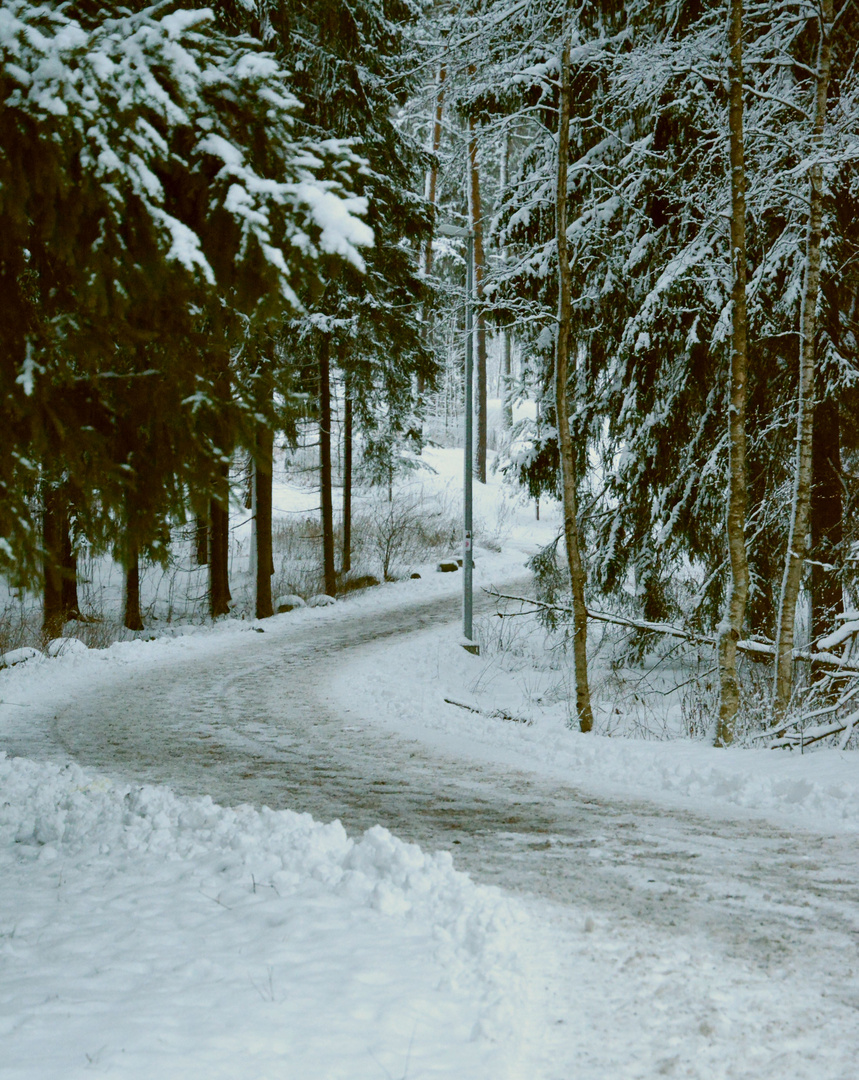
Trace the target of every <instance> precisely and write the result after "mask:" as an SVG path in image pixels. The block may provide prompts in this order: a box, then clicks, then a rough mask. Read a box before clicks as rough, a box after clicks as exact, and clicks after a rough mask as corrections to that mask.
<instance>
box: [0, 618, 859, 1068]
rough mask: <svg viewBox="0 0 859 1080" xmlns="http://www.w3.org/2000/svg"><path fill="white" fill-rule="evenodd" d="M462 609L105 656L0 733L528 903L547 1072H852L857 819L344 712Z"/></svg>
mask: <svg viewBox="0 0 859 1080" xmlns="http://www.w3.org/2000/svg"><path fill="white" fill-rule="evenodd" d="M457 610H458V601H457V600H452V599H442V600H438V599H436V600H431V601H425V602H419V603H413V604H411V605H409V606H408V607H405V608H400V609H397V610H379V611H375V612H373V613H372V614H370V615H365V616H364V617H362V618H360V619H349V618H345V617H342V616H343V615H344V614H345V613H339V615H338V617H333V616H332V617H331V618H320V619H319V620H317V621H312V620H304V621H303V622H302V623H301V625H291V624H290V622H289V620H287V619H283V620H276V621H275V622H272V623H269V624H267V625H266V626H265V632H264V633H256V632H254V631H252V630H250V629H249V630H248V632H247V633H246V634H243V635H240V636H239V635H235V634H234V635H231V636H229V637H225V638H224V640H223V642H222V644H221V645H219V646H215V643H214V642H212V643H211V644H210V646H209V647H208V648H207V649H206V651H205V652H204V653H195V654H193V655H192V656H191V657H190V658H184V659H183V658H182V655H181V652H177V655H176V656H172V657H165V658H163V659H160V660H157V661H154V662H152V663H149V664H147V665H146V666H145V667H135V666H132V667H130V668H128V669H127V670H123V669H119V670H116V669H113V670H111V671H110V672H109V673H108V674H107V677H105V678H103V679H101V680H99V681H98V682H97V683H96V684H95V685H92V686H91V687H90V688H89V689H87V690H86V692H85V693H83V692H82V693H81V694H80V695H78V696H76V697H74V698H73V699H71V700H68V701H67V702H66V703H65V704H64V705H63V706H62V707H61V708H59V709H57V710H56V711H55V716H54V720H53V724H52V728H51V730H50V731H47V730H45V731H44V732H43V735H42V740H43V741H42V745H41V747H37V746H35V744H34V743H33V742H30V745H27V742H28V740H27V739H20V740H19V743H18V745H15V743H14V742H13V744H12V745H11V746H10V747H9V749H10V751H11V752H14V753H20V754H24V755H27V756H30V757H39V756H44V755H45V754H46V753H48V752H51V753H56V751H57V750H58V749H60V748H61V749H62V750H63V751H65V752H66V753H68V754H69V755H71V756H72V757H74V758H75V759H76V760H77V761H78V762H79V763H80V764H82V765H87V766H91V767H94V768H97V769H99V770H100V771H102V772H105V773H108V774H112V775H114V776H121V777H125V778H132V779H135V780H146V781H150V782H158V783H165V784H168V785H169V786H170V787H171V788H172V789H173V790H174V791H176V792H180V793H184V794H188V795H197V794H201V793H207V794H210V795H211V796H212V797H213V798H214V799H215V800H216V801H218V802H222V803H226V804H232V805H235V804H237V803H252V804H254V805H256V806H261V805H268V806H270V807H272V808H290V809H294V810H302V811H309V812H310V813H311V814H312V815H313V816H314V817H315V818H317V819H318V820H321V821H330V820H332V819H334V818H339V819H340V820H341V821H342V822H343V824H344V825H345V826H346V828H347V830H349V832H350V833H359V832H360V831H362V830H363V829H365V828H369V827H370V826H372V825H375V824H382V825H384V826H386V827H388V828H389V829H390V830H391V831H392V832H394V833H395V834H396V835H398V836H400V837H401V838H403V839H406V840H412V841H416V842H418V843H419V844H421V846H422V847H424V848H425V849H427V850H435V849H439V848H443V849H447V850H450V851H451V852H453V853H454V857H455V861H456V865H457V866H458V867H459V868H460V869H464V870H467V871H469V872H470V873H471V874H472V875H473V877H474V878H475V879H476V880H478V881H481V882H486V883H492V884H497V885H500V886H502V887H504V888H505V889H509V890H514V891H516V892H519V893H523V894H527V895H529V896H534V897H537V900H535V901H534V902H533V905H532V906H533V907H534V909H535V910H537V911H538V912H539V918H538V919H537V920H536V925H537V927H538V928H537V929H535V931H534V933H535V934H536V935H537V936H538V937H540V941H536V940H535V942H534V964H535V969H534V972H533V982H534V993H535V995H536V997H537V999H539V1000H535V1002H534V1003H533V1005H534V1015H535V1016H539V1017H540V1018H541V1022H540V1023H539V1024H537V1026H536V1027H535V1028H534V1031H533V1043H534V1045H533V1047H532V1055H531V1056H532V1062H533V1067H534V1068H537V1062H538V1059H539V1060H540V1062H541V1063H540V1068H541V1069H542V1070H543V1075H545V1076H546V1077H557V1078H559V1080H560V1078H562V1077H563V1078H566V1077H569V1076H571V1075H576V1077H577V1078H588V1080H590V1078H594V1080H596V1078H597V1077H600V1078H604V1077H608V1076H611V1077H613V1078H614V1077H625V1076H630V1077H632V1076H641V1077H650V1076H654V1075H657V1074H664V1075H680V1076H687V1075H688V1076H700V1077H721V1076H725V1077H741V1076H742V1077H745V1076H748V1077H756V1078H758V1080H759V1078H762V1077H770V1076H773V1077H775V1076H779V1077H788V1078H800V1077H806V1076H808V1077H809V1078H810V1077H814V1078H815V1080H823V1078H827V1080H830V1078H831V1080H835V1078H839V1080H842V1078H843V1080H847V1078H848V1077H850V1078H851V1080H852V1078H853V1077H854V1076H855V1054H856V1050H857V1044H859V1038H857V1031H859V980H857V974H859V886H857V874H856V867H857V865H859V843H857V840H856V838H855V836H854V835H849V834H847V835H839V836H822V835H813V834H803V833H801V832H798V831H797V830H793V829H792V830H790V831H787V830H782V829H779V828H777V827H775V826H774V825H772V824H766V823H763V822H760V821H756V820H750V819H749V818H747V817H745V816H742V817H741V816H740V815H738V814H734V815H733V816H719V817H715V816H703V815H699V814H696V813H692V812H689V811H682V810H677V809H668V808H666V807H664V806H660V805H658V804H656V803H648V802H637V801H631V800H626V801H619V800H617V799H607V798H597V797H593V796H589V795H587V794H583V793H582V792H581V791H578V790H575V789H574V788H572V787H568V786H566V785H564V784H563V783H559V782H557V781H556V780H554V779H551V778H547V777H546V776H545V775H540V774H538V773H534V772H530V771H528V770H527V769H525V768H523V769H521V770H518V771H517V770H511V769H510V768H509V767H508V766H500V765H497V764H495V765H493V764H492V763H490V762H479V761H477V760H476V759H473V758H472V759H468V760H462V759H459V758H455V757H453V756H447V755H445V754H444V753H442V752H440V751H439V750H438V748H437V747H433V746H431V745H429V744H427V743H426V742H424V741H417V740H414V739H410V738H408V737H406V736H404V735H398V734H396V733H394V732H392V731H391V730H390V728H385V727H380V726H376V725H374V722H373V721H374V718H373V716H371V715H367V716H361V715H359V714H356V712H355V711H354V710H352V712H351V713H350V715H349V716H348V718H345V719H344V716H343V713H342V709H341V708H340V706H339V705H337V704H335V703H334V701H333V699H332V695H331V693H330V677H331V674H332V673H334V672H336V671H338V670H339V669H340V668H341V667H342V666H343V665H345V664H346V663H347V662H348V663H349V664H350V665H352V666H354V665H356V664H358V665H361V664H363V663H366V664H367V665H370V666H371V667H372V670H374V671H376V672H378V679H379V680H380V686H382V685H384V683H385V680H386V678H387V674H386V670H385V649H384V641H385V640H386V639H388V640H390V639H392V638H393V637H394V636H400V635H404V634H407V633H410V632H414V631H415V630H418V629H426V628H428V627H432V626H434V625H439V624H442V623H444V622H450V621H451V620H455V619H456V615H457ZM402 677H403V673H402V672H400V673H398V678H399V679H400V680H402ZM35 738H36V732H35V730H34V733H33V739H35ZM544 1022H545V1023H544ZM571 1069H575V1073H574V1074H573V1073H571V1072H570V1070H571ZM533 1075H535V1076H537V1075H540V1073H539V1072H535V1073H534V1074H533ZM523 1080H524V1077H523Z"/></svg>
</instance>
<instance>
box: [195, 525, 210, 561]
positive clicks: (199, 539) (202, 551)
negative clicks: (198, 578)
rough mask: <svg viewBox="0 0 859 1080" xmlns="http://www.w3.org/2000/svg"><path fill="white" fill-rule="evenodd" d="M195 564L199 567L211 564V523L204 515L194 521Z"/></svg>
mask: <svg viewBox="0 0 859 1080" xmlns="http://www.w3.org/2000/svg"><path fill="white" fill-rule="evenodd" d="M194 562H195V563H196V564H197V566H206V565H207V564H208V562H209V522H208V521H207V520H206V518H205V517H204V516H203V515H202V514H197V516H196V518H195V519H194Z"/></svg>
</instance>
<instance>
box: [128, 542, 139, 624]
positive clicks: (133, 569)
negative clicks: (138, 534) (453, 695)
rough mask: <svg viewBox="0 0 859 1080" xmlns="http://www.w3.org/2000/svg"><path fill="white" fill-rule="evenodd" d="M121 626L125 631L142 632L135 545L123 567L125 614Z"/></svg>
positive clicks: (137, 562)
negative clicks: (123, 626) (122, 625)
mask: <svg viewBox="0 0 859 1080" xmlns="http://www.w3.org/2000/svg"><path fill="white" fill-rule="evenodd" d="M123 624H124V625H125V628H126V629H127V630H142V629H143V618H142V616H141V614H140V556H139V554H138V550H137V547H136V545H135V546H134V547H132V548H131V550H130V551H129V554H128V557H127V562H126V565H125V613H124V619H123Z"/></svg>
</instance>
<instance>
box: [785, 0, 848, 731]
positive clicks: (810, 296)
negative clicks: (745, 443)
mask: <svg viewBox="0 0 859 1080" xmlns="http://www.w3.org/2000/svg"><path fill="white" fill-rule="evenodd" d="M821 14H822V19H821V22H820V43H819V46H818V52H817V92H816V95H815V106H814V127H813V130H812V139H811V150H812V153H813V154H814V155H815V157H816V159H817V160H815V162H814V164H812V166H811V167H810V169H809V199H808V203H809V207H808V233H807V237H806V255H805V280H804V282H803V290H802V308H801V312H800V323H799V395H798V400H797V410H796V412H797V420H796V459H795V464H794V488H793V502H792V506H791V519H790V531H789V533H788V542H787V554H786V556H785V567H784V577H783V578H782V586H781V598H780V602H779V615H778V628H777V636H776V670H775V686H774V691H773V719H774V721H776V722H777V721H779V720H781V719H782V718H783V717H784V716H785V714H786V713H787V710H788V707H789V706H790V699H791V694H792V691H793V638H794V623H795V621H796V605H797V600H798V597H799V588H800V584H801V582H802V571H803V567H804V565H805V556H806V552H807V550H808V525H809V508H810V504H811V475H812V456H813V455H812V433H813V428H814V383H815V378H814V374H815V362H814V351H815V348H814V347H815V336H816V333H817V297H818V293H819V291H820V249H821V240H822V236H823V164H822V162H821V161H820V155H821V153H822V151H823V135H824V130H825V127H826V101H827V95H828V92H829V71H830V35H831V31H832V22H833V4H832V0H822V5H821Z"/></svg>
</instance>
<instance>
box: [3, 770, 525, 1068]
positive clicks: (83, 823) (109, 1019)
mask: <svg viewBox="0 0 859 1080" xmlns="http://www.w3.org/2000/svg"><path fill="white" fill-rule="evenodd" d="M523 921H524V917H523V915H522V911H521V909H520V908H519V907H518V906H517V905H516V904H515V903H513V902H511V901H510V900H508V899H506V898H504V897H503V895H502V894H501V893H500V892H499V891H497V890H494V889H489V888H484V887H478V886H476V885H474V884H473V883H472V882H471V880H470V879H469V878H468V877H467V876H466V875H464V874H461V873H458V872H457V871H455V870H454V869H453V865H452V862H451V859H450V856H449V855H447V854H446V853H439V854H435V855H428V854H425V853H424V852H423V851H421V850H420V848H418V847H417V846H415V845H411V844H405V843H403V842H401V841H399V840H397V839H396V838H395V837H393V836H392V835H391V834H390V833H389V832H387V831H386V830H385V829H382V828H379V827H376V828H373V829H370V830H369V831H368V832H367V833H366V834H365V835H364V836H363V838H361V839H359V840H357V841H355V840H352V839H350V838H349V837H348V836H347V835H346V832H345V830H344V829H343V827H342V826H341V825H340V823H339V822H333V823H332V824H329V825H321V824H319V823H317V822H315V821H314V820H313V819H312V818H311V817H310V816H309V815H306V814H304V815H302V814H295V813H292V812H290V811H279V812H275V811H271V810H268V809H263V810H261V811H257V810H255V809H253V808H251V807H247V806H242V807H238V808H235V809H229V808H225V807H221V806H217V805H216V804H214V803H213V802H212V801H211V799H209V798H199V799H188V798H181V797H178V796H176V795H174V794H173V793H172V792H170V791H169V790H168V789H166V788H160V787H153V786H121V785H117V784H114V783H112V782H110V781H108V780H106V779H104V778H102V777H99V776H97V775H94V774H92V773H89V772H87V771H85V770H82V769H80V768H79V767H77V766H75V765H67V766H58V765H44V764H37V763H35V762H32V761H28V760H25V759H21V758H11V759H10V758H8V757H6V756H5V755H0V971H2V977H0V1032H2V1035H3V1043H4V1066H3V1072H4V1076H9V1077H13V1076H15V1077H19V1076H20V1077H24V1076H26V1077H27V1078H28V1080H33V1078H37V1077H39V1078H41V1077H45V1078H48V1077H51V1078H55V1077H57V1076H63V1077H66V1078H68V1077H74V1076H77V1075H78V1073H82V1072H83V1071H84V1070H89V1069H92V1068H97V1070H98V1071H102V1072H109V1073H110V1072H113V1073H115V1074H116V1075H121V1076H122V1077H124V1078H125V1077H129V1078H132V1077H138V1076H139V1077H146V1078H149V1077H152V1076H154V1075H158V1076H159V1077H177V1078H178V1077H181V1078H182V1080H187V1078H192V1077H197V1076H200V1077H203V1076H205V1077H207V1078H211V1077H220V1076H223V1077H230V1078H235V1077H237V1076H241V1077H242V1078H252V1077H268V1076H272V1077H273V1076H275V1075H277V1076H294V1077H299V1078H305V1077H307V1078H309V1077H326V1078H336V1077H343V1078H344V1080H345V1078H349V1080H357V1078H361V1077H365V1076H366V1077H368V1078H369V1077H378V1076H379V1075H384V1072H385V1071H387V1072H388V1073H389V1074H390V1075H402V1074H403V1072H404V1070H405V1069H407V1068H408V1075H409V1076H451V1075H457V1074H459V1075H468V1076H470V1077H471V1076H474V1077H481V1076H484V1075H485V1076H487V1077H488V1076H493V1077H494V1076H498V1075H502V1076H503V1075H513V1074H510V1073H507V1072H506V1071H505V1069H506V1066H505V1064H504V1062H505V1061H506V1062H508V1063H515V1060H516V1050H515V1042H516V1034H515V1032H516V1018H517V1016H518V1014H519V1011H520V1004H521V1003H520V1002H519V1000H518V996H517V995H518V994H519V980H518V976H517V971H518V969H519V965H520V960H519V957H518V956H517V948H518V945H517V941H518V934H519V930H520V928H521V925H522V924H523ZM407 1062H409V1063H410V1064H408V1065H407ZM463 1065H465V1066H466V1067H465V1071H464V1072H462V1071H461V1070H462V1068H463Z"/></svg>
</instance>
